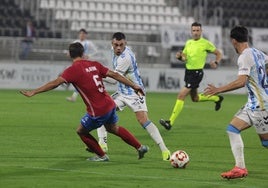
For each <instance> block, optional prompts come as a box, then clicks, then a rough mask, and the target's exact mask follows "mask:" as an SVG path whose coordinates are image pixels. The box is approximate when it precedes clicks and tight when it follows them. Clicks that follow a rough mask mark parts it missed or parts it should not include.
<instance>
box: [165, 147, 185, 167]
mask: <svg viewBox="0 0 268 188" xmlns="http://www.w3.org/2000/svg"><path fill="white" fill-rule="evenodd" d="M189 161H190V158H189V155H188V154H187V153H186V152H185V151H183V150H178V151H175V152H174V153H173V154H172V155H171V157H170V164H171V165H172V166H173V167H174V168H185V167H186V165H187V164H188V163H189Z"/></svg>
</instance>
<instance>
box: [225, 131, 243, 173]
mask: <svg viewBox="0 0 268 188" xmlns="http://www.w3.org/2000/svg"><path fill="white" fill-rule="evenodd" d="M227 134H228V136H229V140H230V145H231V149H232V152H233V156H234V158H235V166H238V167H240V168H246V165H245V159H244V143H243V140H242V138H241V135H240V134H237V133H233V132H230V131H227Z"/></svg>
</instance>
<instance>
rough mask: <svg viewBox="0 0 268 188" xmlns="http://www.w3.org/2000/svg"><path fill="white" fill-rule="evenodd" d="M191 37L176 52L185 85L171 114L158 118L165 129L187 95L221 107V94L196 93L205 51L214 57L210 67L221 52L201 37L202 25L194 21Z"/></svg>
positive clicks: (197, 100) (215, 64)
mask: <svg viewBox="0 0 268 188" xmlns="http://www.w3.org/2000/svg"><path fill="white" fill-rule="evenodd" d="M191 34H192V39H190V40H188V41H187V42H186V44H185V47H184V49H183V51H182V52H178V53H177V54H176V58H177V59H179V60H181V61H183V62H185V66H186V69H185V76H184V81H185V86H184V87H183V88H182V89H181V90H180V92H179V94H178V97H177V100H176V103H175V106H174V108H173V110H172V113H171V116H170V118H169V119H168V120H164V119H160V121H159V122H160V124H161V125H162V126H164V127H165V128H166V129H167V130H170V129H171V126H172V125H173V124H174V122H175V120H176V118H177V117H178V116H179V114H180V113H181V111H182V109H183V106H184V100H185V98H186V97H187V95H189V94H190V95H191V99H192V101H193V102H203V101H213V102H215V103H216V106H215V110H216V111H218V110H219V109H220V108H221V102H222V100H223V97H222V96H210V97H207V96H204V95H203V94H198V91H197V88H198V87H199V84H200V82H201V81H202V79H203V75H204V73H203V69H204V66H205V63H206V58H207V53H208V52H209V53H214V54H215V55H216V59H215V60H214V61H211V62H210V66H211V68H214V69H215V68H217V66H218V64H219V62H220V61H221V58H222V54H221V52H220V51H219V50H218V49H217V48H216V47H215V46H214V44H212V43H211V42H210V41H208V40H206V39H204V38H203V37H202V25H201V24H200V23H197V22H194V23H193V24H192V26H191Z"/></svg>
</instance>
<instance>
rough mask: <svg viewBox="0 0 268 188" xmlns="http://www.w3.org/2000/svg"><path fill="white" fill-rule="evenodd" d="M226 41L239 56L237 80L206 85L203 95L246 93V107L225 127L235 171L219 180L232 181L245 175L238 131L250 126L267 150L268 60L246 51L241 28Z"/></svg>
mask: <svg viewBox="0 0 268 188" xmlns="http://www.w3.org/2000/svg"><path fill="white" fill-rule="evenodd" d="M230 37H231V42H232V45H233V46H234V49H235V50H236V52H237V53H238V54H240V56H239V57H238V60H237V64H238V77H237V79H236V80H234V81H232V82H230V83H229V84H227V85H224V86H221V87H215V86H213V85H211V84H209V85H208V87H207V88H206V89H205V94H206V95H209V96H210V95H215V94H218V93H223V92H227V91H232V90H236V89H239V88H241V87H244V86H246V88H247V90H248V101H247V103H246V105H245V106H244V107H243V108H242V109H240V110H239V111H238V112H237V113H236V115H235V116H234V117H233V119H232V120H231V122H230V124H229V125H228V126H227V134H228V136H229V140H230V145H231V149H232V153H233V156H234V159H235V167H234V168H233V169H232V170H230V171H227V172H223V173H222V174H221V176H222V177H223V178H227V179H234V178H241V177H244V176H247V175H248V171H247V169H246V165H245V159H244V143H243V140H242V137H241V135H240V132H241V131H244V130H246V129H247V128H249V127H251V126H252V125H253V126H254V127H255V129H256V132H257V134H258V135H259V138H260V141H261V143H262V145H263V146H264V147H266V148H268V122H267V119H268V77H267V72H266V64H267V61H268V56H267V55H265V54H264V53H263V52H261V51H260V50H258V49H255V48H250V47H249V44H248V30H247V28H245V27H243V26H236V27H234V28H233V29H232V30H231V33H230Z"/></svg>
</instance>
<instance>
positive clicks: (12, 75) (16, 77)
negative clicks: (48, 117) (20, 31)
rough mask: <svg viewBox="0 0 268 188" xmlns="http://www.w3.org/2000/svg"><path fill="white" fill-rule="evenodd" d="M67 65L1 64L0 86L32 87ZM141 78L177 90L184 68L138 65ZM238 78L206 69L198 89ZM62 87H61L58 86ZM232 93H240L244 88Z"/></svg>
mask: <svg viewBox="0 0 268 188" xmlns="http://www.w3.org/2000/svg"><path fill="white" fill-rule="evenodd" d="M66 66H68V65H66V64H65V65H64V64H50V65H49V64H44V65H40V64H17V63H1V64H0V89H32V88H36V87H39V86H41V85H43V84H44V83H46V82H48V81H50V80H52V79H55V78H56V77H57V76H58V75H59V74H60V73H61V72H62V71H63V70H64V68H66ZM140 73H141V77H142V79H143V81H144V85H145V88H146V91H147V92H178V91H179V90H180V88H182V87H183V86H184V69H170V68H165V69H159V68H141V69H140ZM236 77H237V71H236V70H235V69H233V70H227V69H226V70H225V69H222V68H219V69H217V70H211V69H206V70H205V75H204V79H203V81H202V83H201V85H200V91H202V90H204V88H205V87H206V86H207V84H208V83H213V84H214V85H216V86H220V85H224V84H226V83H228V82H230V81H232V80H234V79H236ZM105 85H106V89H107V90H108V91H115V90H116V85H110V84H105ZM57 89H58V90H64V89H65V88H64V87H59V88H57ZM232 93H237V94H243V93H245V89H239V90H237V91H234V92H232Z"/></svg>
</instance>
